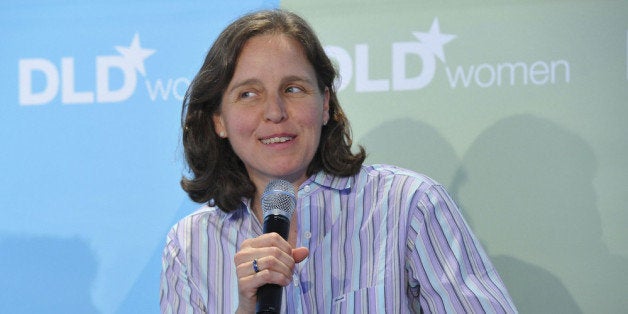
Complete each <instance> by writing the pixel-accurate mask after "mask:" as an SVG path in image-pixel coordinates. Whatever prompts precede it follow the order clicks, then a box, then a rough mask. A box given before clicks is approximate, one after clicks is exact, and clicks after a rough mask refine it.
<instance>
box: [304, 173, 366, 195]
mask: <svg viewBox="0 0 628 314" xmlns="http://www.w3.org/2000/svg"><path fill="white" fill-rule="evenodd" d="M354 180H355V178H354V177H353V176H351V177H339V176H335V175H332V174H329V173H327V172H325V171H319V172H318V173H316V174H314V175H312V177H310V178H309V179H308V180H306V181H305V183H304V184H308V183H310V182H313V183H315V184H318V185H320V186H323V187H327V188H331V189H335V190H339V191H342V190H347V189H351V185H352V184H353V181H354Z"/></svg>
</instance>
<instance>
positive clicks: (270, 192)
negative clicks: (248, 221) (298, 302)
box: [256, 180, 297, 313]
mask: <svg viewBox="0 0 628 314" xmlns="http://www.w3.org/2000/svg"><path fill="white" fill-rule="evenodd" d="M261 202H262V212H263V213H264V227H263V231H264V233H271V232H277V233H278V234H279V235H280V236H281V237H283V238H284V239H286V240H288V232H289V231H290V218H291V217H292V213H294V208H295V206H296V202H297V200H296V196H295V195H294V187H293V186H292V184H291V183H290V182H288V181H285V180H272V181H270V183H268V185H267V186H266V189H264V193H263V194H262V199H261ZM282 294H283V287H281V286H280V285H276V284H265V285H263V286H261V287H260V288H259V289H257V304H256V311H257V313H279V312H280V311H281V298H282Z"/></svg>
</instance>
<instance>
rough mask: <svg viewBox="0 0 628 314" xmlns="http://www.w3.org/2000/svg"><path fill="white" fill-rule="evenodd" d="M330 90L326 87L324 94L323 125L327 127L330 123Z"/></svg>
mask: <svg viewBox="0 0 628 314" xmlns="http://www.w3.org/2000/svg"><path fill="white" fill-rule="evenodd" d="M329 97H330V96H329V88H328V87H325V92H324V94H323V125H327V122H329Z"/></svg>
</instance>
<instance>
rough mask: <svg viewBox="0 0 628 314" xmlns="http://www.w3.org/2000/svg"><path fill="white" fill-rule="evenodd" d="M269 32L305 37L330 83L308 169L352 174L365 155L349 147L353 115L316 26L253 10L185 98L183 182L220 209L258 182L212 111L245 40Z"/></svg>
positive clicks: (226, 35)
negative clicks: (326, 115) (222, 133)
mask: <svg viewBox="0 0 628 314" xmlns="http://www.w3.org/2000/svg"><path fill="white" fill-rule="evenodd" d="M268 33H277V34H283V35H286V36H289V37H291V38H293V39H295V40H296V41H298V42H299V43H301V45H302V46H303V48H304V51H305V54H306V57H307V59H308V61H309V62H310V63H311V64H312V66H313V67H314V71H315V72H316V78H317V84H318V88H319V89H320V90H321V92H323V91H324V90H325V88H328V89H329V93H330V99H329V116H330V119H329V121H328V122H327V125H326V126H324V127H323V128H322V131H321V139H320V142H319V145H318V149H317V151H316V154H315V155H314V158H313V159H312V161H311V162H310V165H309V166H308V169H307V175H308V176H309V175H312V174H314V173H316V172H318V171H320V170H324V171H325V172H327V173H330V174H333V175H337V176H351V175H354V174H356V173H357V172H358V171H359V170H360V167H361V165H362V162H363V161H364V158H365V157H366V154H365V152H364V149H363V148H362V147H359V152H358V153H356V154H354V153H352V152H351V144H352V140H351V130H350V127H349V121H348V120H347V117H346V116H345V114H344V112H343V111H342V108H341V107H340V104H339V103H338V99H337V97H336V92H335V90H334V84H333V83H334V79H335V78H336V76H337V74H336V70H335V69H334V67H333V65H332V63H331V61H330V60H329V58H328V57H327V55H326V54H325V51H324V50H323V47H322V46H321V44H320V42H319V40H318V38H317V37H316V34H315V33H314V31H313V30H312V28H311V27H310V26H309V25H308V24H307V22H306V21H305V20H303V19H302V18H301V17H299V16H298V15H296V14H294V13H291V12H287V11H283V10H270V11H259V12H254V13H251V14H247V15H245V16H242V17H241V18H239V19H237V20H236V21H234V22H233V23H231V24H230V25H229V26H227V28H225V30H223V32H222V33H221V34H220V35H219V36H218V38H217V39H216V41H215V42H214V44H213V45H212V47H211V49H210V50H209V52H208V53H207V56H206V58H205V62H204V63H203V66H202V67H201V69H200V71H199V72H198V74H197V75H196V77H195V78H194V80H193V81H192V83H191V84H190V87H189V89H188V91H187V93H186V95H185V98H184V100H183V112H182V124H183V148H184V153H185V159H186V162H187V165H188V167H189V169H190V170H191V172H192V176H191V177H190V178H187V177H185V176H184V177H183V178H182V179H181V186H182V187H183V189H184V190H185V191H186V192H187V193H188V195H189V196H190V198H191V199H192V200H193V201H195V202H198V203H204V202H207V201H209V200H211V199H213V200H214V202H215V203H216V205H218V207H219V208H220V209H222V210H223V211H225V212H229V211H232V210H235V209H237V208H238V206H239V204H240V203H241V200H242V198H243V197H247V198H252V197H253V196H254V195H255V186H254V185H253V183H252V182H251V180H250V179H249V177H248V174H247V172H246V169H245V167H244V164H243V162H242V161H241V160H240V158H239V157H238V156H237V155H236V154H235V152H234V151H233V149H232V148H231V145H230V143H229V141H228V140H227V139H222V138H220V137H218V135H217V134H216V131H215V126H214V123H213V120H212V116H213V115H214V114H216V113H217V112H218V111H219V110H220V109H219V107H220V103H221V99H222V96H223V92H224V91H225V89H226V88H227V86H228V85H229V82H230V81H231V78H232V77H233V73H234V71H235V67H236V63H237V61H238V56H239V55H240V52H241V50H242V47H243V46H244V44H245V43H246V41H247V40H249V39H250V38H252V37H254V36H258V35H262V34H268Z"/></svg>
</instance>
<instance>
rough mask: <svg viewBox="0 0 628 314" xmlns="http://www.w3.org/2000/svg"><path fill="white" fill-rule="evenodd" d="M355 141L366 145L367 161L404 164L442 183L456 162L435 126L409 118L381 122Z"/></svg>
mask: <svg viewBox="0 0 628 314" xmlns="http://www.w3.org/2000/svg"><path fill="white" fill-rule="evenodd" d="M358 142H359V143H360V144H361V145H363V146H364V147H365V149H366V152H367V154H368V159H367V163H369V164H375V163H384V164H391V165H396V166H400V167H404V168H407V169H411V170H414V171H416V172H419V173H423V174H426V175H428V176H429V177H431V178H432V179H435V180H436V181H438V182H440V183H442V184H445V185H446V184H447V183H448V180H451V178H452V177H453V176H454V174H455V172H456V170H457V169H458V165H459V160H458V158H457V157H456V152H455V151H454V149H453V147H452V146H451V145H450V144H449V143H448V142H447V141H446V140H445V139H444V138H443V137H442V136H441V135H440V134H439V133H438V131H436V129H434V128H433V127H431V126H429V125H427V124H425V123H422V122H419V121H414V120H412V119H399V120H394V121H390V122H386V123H383V124H381V125H379V126H377V127H376V128H374V129H373V130H371V131H370V132H368V133H366V134H365V135H364V136H363V137H362V138H361V139H360V140H359V141H358Z"/></svg>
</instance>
